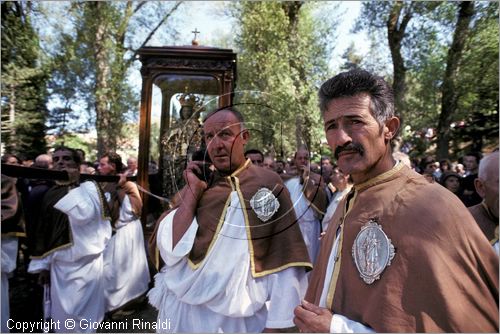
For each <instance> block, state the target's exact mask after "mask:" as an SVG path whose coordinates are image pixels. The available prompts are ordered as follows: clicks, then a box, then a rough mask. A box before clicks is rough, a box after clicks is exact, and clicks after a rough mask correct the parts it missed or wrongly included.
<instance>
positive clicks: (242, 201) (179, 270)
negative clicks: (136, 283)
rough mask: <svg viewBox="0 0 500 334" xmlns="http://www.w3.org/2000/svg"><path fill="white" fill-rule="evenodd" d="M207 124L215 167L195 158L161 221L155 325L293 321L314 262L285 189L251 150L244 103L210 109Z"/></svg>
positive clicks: (270, 327) (280, 326)
mask: <svg viewBox="0 0 500 334" xmlns="http://www.w3.org/2000/svg"><path fill="white" fill-rule="evenodd" d="M203 131H204V140H205V142H206V144H207V152H208V155H209V156H210V158H211V161H212V163H213V164H214V166H215V168H216V171H215V172H214V173H213V174H212V175H206V174H207V173H206V172H203V170H204V168H202V167H203V166H202V164H203V163H202V162H198V161H192V162H190V163H189V165H188V167H187V169H186V170H185V171H184V178H185V180H186V183H187V185H186V186H185V187H184V188H183V189H182V190H181V193H180V194H179V196H177V198H178V199H179V205H178V207H177V208H175V209H174V210H172V211H171V212H169V213H167V214H166V215H165V216H164V218H163V219H161V220H160V221H159V225H158V226H157V227H158V232H157V245H158V248H159V250H160V254H161V257H162V258H163V260H164V261H165V266H164V267H163V268H162V270H161V272H160V273H159V274H158V275H157V276H156V278H155V287H154V288H153V289H152V290H151V291H150V293H149V295H148V296H149V299H150V303H151V304H152V305H154V306H155V307H156V308H158V310H159V313H158V324H159V326H158V327H159V328H157V331H159V332H233V333H234V332H262V331H276V330H284V329H288V330H294V329H293V320H292V319H293V307H291V306H292V305H293V302H294V301H296V300H300V298H301V296H302V295H303V293H304V288H306V284H307V280H306V269H307V268H310V267H311V264H310V261H309V258H308V255H307V250H306V247H305V245H304V241H303V239H302V236H301V233H300V230H299V228H298V226H297V224H296V218H295V215H294V212H293V210H292V208H291V201H290V198H289V195H288V191H287V190H286V188H285V187H284V186H283V183H282V181H281V179H280V177H279V176H278V175H277V174H276V173H274V172H272V171H269V170H267V169H264V168H261V167H258V166H256V165H254V164H252V163H251V161H250V160H249V159H248V160H245V157H244V144H245V143H246V142H247V141H248V138H249V132H248V130H246V129H245V128H244V125H243V118H242V116H241V114H240V113H239V112H237V111H235V110H234V109H230V110H229V109H223V110H219V111H216V112H214V113H212V114H210V115H209V116H208V117H207V119H206V120H205V122H204V126H203ZM202 179H203V180H202Z"/></svg>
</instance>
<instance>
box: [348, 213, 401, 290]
mask: <svg viewBox="0 0 500 334" xmlns="http://www.w3.org/2000/svg"><path fill="white" fill-rule="evenodd" d="M395 254H396V251H395V249H394V246H393V244H392V242H391V239H389V238H388V237H387V235H386V234H385V232H384V231H382V226H380V225H379V224H377V221H376V220H375V219H370V221H369V222H368V223H366V224H365V225H364V226H363V227H361V231H359V233H358V235H357V236H356V239H355V240H354V244H353V245H352V257H353V259H354V262H355V263H356V268H357V269H358V271H359V275H360V276H361V278H362V279H363V281H365V283H366V284H372V283H373V282H375V280H378V279H379V278H380V275H381V274H382V272H383V271H384V269H385V268H386V267H387V266H389V265H391V261H392V259H393V258H394V255H395Z"/></svg>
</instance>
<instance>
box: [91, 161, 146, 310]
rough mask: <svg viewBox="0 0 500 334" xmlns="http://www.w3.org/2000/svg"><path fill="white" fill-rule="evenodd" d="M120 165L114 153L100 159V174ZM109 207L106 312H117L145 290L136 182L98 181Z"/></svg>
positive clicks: (118, 169)
mask: <svg viewBox="0 0 500 334" xmlns="http://www.w3.org/2000/svg"><path fill="white" fill-rule="evenodd" d="M122 168H123V164H122V159H121V157H120V155H118V154H117V153H114V152H109V153H106V154H104V155H103V156H102V157H101V159H99V166H98V168H97V169H98V172H99V174H101V175H117V174H118V173H120V172H121V170H122ZM101 186H102V189H103V192H104V196H105V198H106V200H107V202H108V205H109V208H110V210H111V225H112V229H113V235H112V237H111V240H110V241H109V243H108V246H107V247H106V250H105V251H104V291H105V296H106V311H116V310H118V309H119V308H120V307H122V306H124V305H125V304H127V303H129V302H131V301H132V300H134V299H135V298H137V297H140V296H141V295H142V294H144V293H145V292H146V291H147V290H148V284H149V281H150V279H149V269H148V261H147V258H146V250H145V247H144V234H143V230H142V225H141V221H140V217H141V210H142V199H141V196H140V195H139V189H137V186H136V185H135V183H133V182H130V181H126V179H125V174H123V175H121V178H120V181H119V182H118V183H114V182H105V183H101Z"/></svg>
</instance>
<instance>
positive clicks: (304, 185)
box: [285, 147, 328, 264]
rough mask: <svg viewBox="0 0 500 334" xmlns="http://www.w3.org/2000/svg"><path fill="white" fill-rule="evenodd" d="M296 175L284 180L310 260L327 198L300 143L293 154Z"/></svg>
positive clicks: (316, 254) (313, 257) (313, 252)
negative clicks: (299, 146)
mask: <svg viewBox="0 0 500 334" xmlns="http://www.w3.org/2000/svg"><path fill="white" fill-rule="evenodd" d="M294 161H295V166H297V171H298V175H296V176H294V177H292V178H290V179H288V180H287V181H285V186H286V187H287V188H288V191H289V192H290V197H291V199H292V203H293V208H294V210H295V215H296V216H297V219H298V220H299V226H300V230H301V231H302V236H303V237H304V241H305V243H306V246H307V250H308V252H309V257H310V258H311V261H312V263H313V264H314V262H315V261H316V257H317V256H318V251H319V237H320V235H321V219H322V218H323V215H324V214H325V211H326V206H327V204H328V198H327V195H326V186H325V183H324V182H323V179H322V177H321V175H319V174H317V173H314V172H312V171H311V170H310V164H309V150H308V149H307V148H305V147H301V148H299V149H298V150H297V152H295V155H294Z"/></svg>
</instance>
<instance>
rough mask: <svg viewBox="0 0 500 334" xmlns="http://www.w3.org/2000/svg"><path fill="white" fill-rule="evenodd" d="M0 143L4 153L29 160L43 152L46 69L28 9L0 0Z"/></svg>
mask: <svg viewBox="0 0 500 334" xmlns="http://www.w3.org/2000/svg"><path fill="white" fill-rule="evenodd" d="M1 6H2V14H1V15H2V23H1V24H2V41H1V42H2V64H1V69H2V75H1V81H2V96H1V113H2V143H4V144H5V151H6V152H7V153H15V154H20V155H23V156H25V157H27V158H30V159H33V158H35V157H36V156H37V155H38V154H41V153H45V151H46V143H45V139H44V136H45V120H46V116H47V108H46V102H47V92H46V80H47V73H46V68H45V67H44V66H43V65H42V64H40V61H39V60H40V57H39V51H40V48H39V46H38V42H39V41H38V36H37V34H36V31H35V30H34V29H33V27H32V25H31V16H30V12H29V8H28V7H27V6H26V5H25V4H22V3H19V2H2V5H1Z"/></svg>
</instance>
